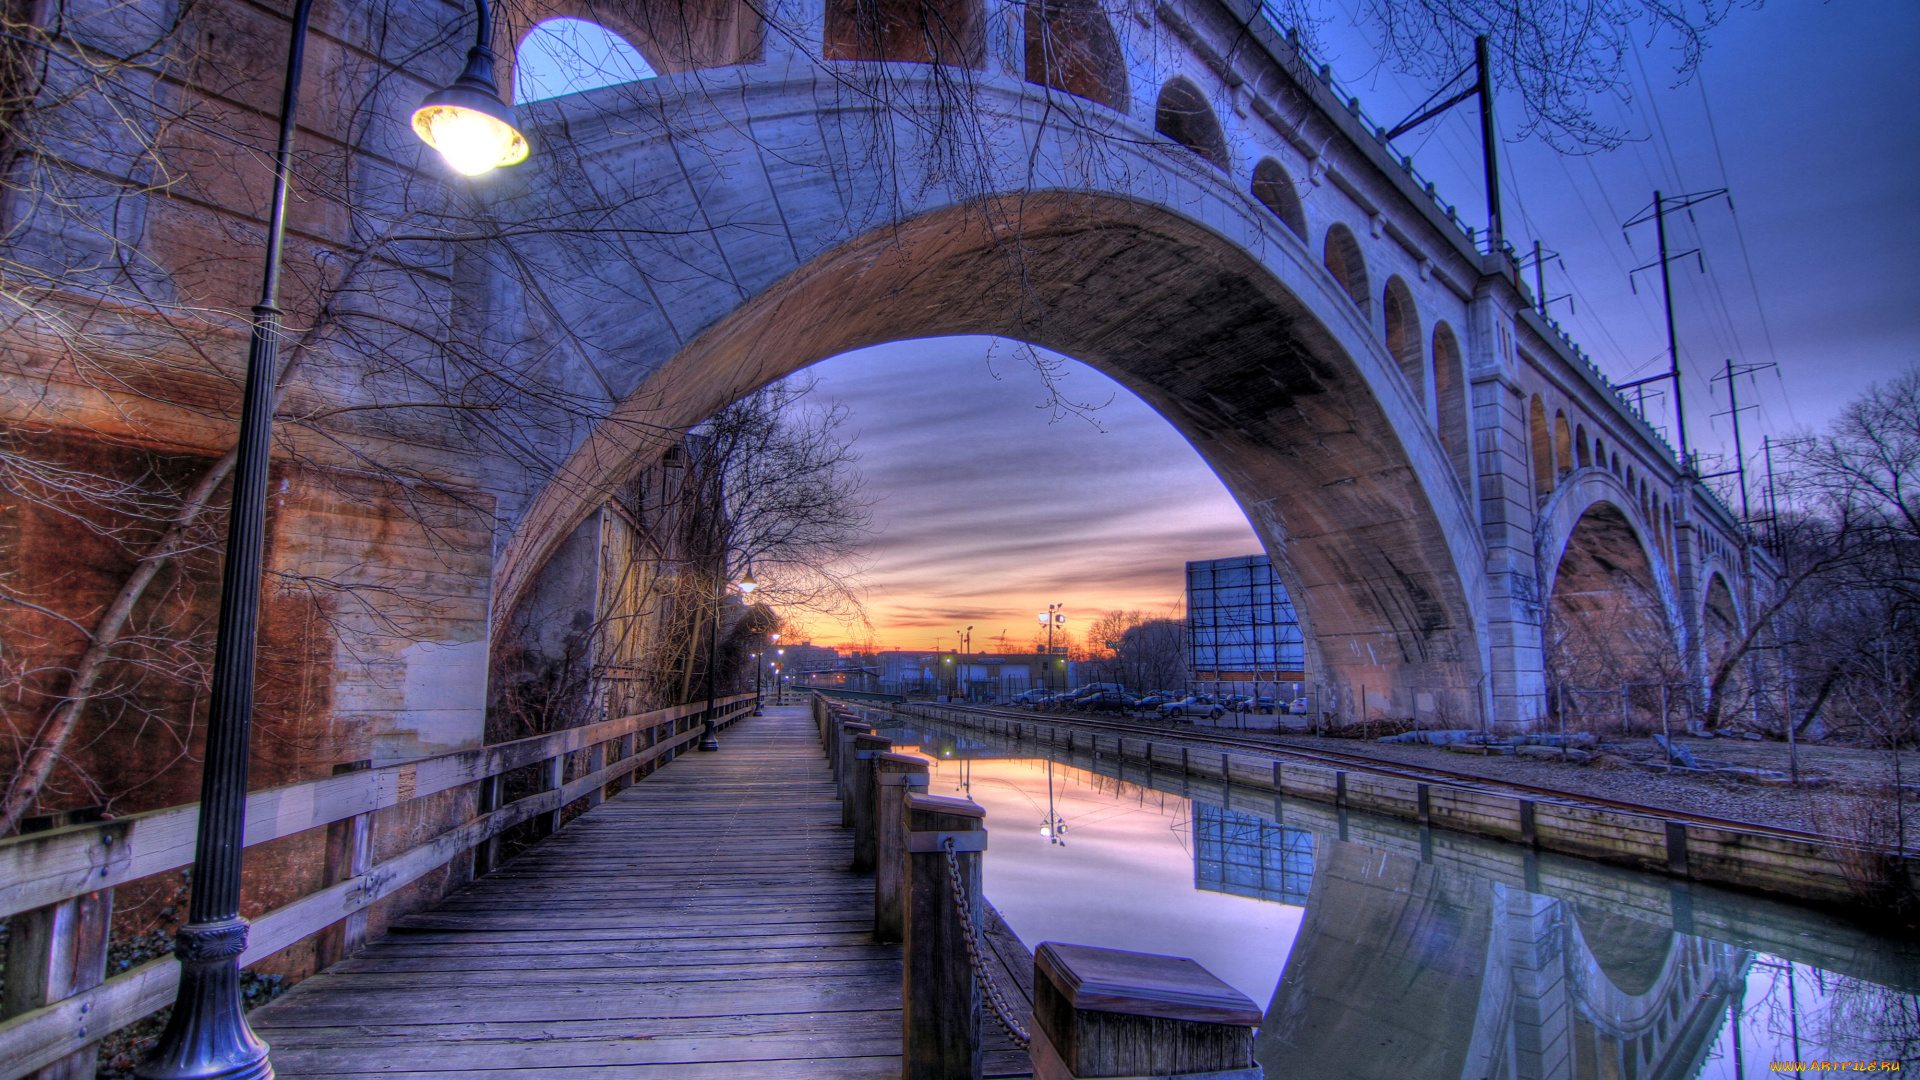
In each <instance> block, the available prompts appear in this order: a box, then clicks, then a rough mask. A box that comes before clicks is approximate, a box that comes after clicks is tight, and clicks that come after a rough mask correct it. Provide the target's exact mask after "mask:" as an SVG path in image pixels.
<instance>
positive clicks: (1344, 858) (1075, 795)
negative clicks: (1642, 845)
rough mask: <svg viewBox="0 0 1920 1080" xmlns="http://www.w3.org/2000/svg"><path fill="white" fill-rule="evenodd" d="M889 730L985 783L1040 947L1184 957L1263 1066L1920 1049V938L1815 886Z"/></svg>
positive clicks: (1805, 1055)
mask: <svg viewBox="0 0 1920 1080" xmlns="http://www.w3.org/2000/svg"><path fill="white" fill-rule="evenodd" d="M881 734H883V735H887V736H889V737H890V738H892V739H893V741H894V744H895V748H896V749H898V750H900V751H901V752H904V753H911V754H916V755H918V756H921V757H925V758H926V759H928V760H929V761H930V762H931V763H932V777H931V790H932V792H933V793H934V794H942V795H957V796H965V797H968V798H971V799H973V800H974V801H975V802H977V803H979V804H980V805H981V806H982V807H984V808H985V809H986V811H987V818H986V825H987V829H988V831H989V834H990V839H989V847H988V851H987V855H986V858H985V869H984V879H985V890H986V896H987V899H988V900H989V901H990V902H991V903H992V904H993V905H994V907H995V908H996V909H998V910H999V912H1000V913H1001V916H1002V917H1003V918H1004V919H1005V920H1006V922H1007V924H1008V926H1009V927H1011V928H1012V930H1013V931H1014V933H1015V934H1017V935H1018V936H1019V937H1020V939H1021V941H1022V942H1023V943H1025V944H1026V946H1027V948H1028V949H1029V950H1032V949H1033V948H1034V947H1035V946H1037V945H1039V944H1040V943H1041V942H1043V941H1063V942H1073V943H1078V944H1086V945H1101V946H1107V947H1110V948H1118V949H1130V950H1134V951H1139V952H1150V953H1162V954H1166V955H1173V956H1187V957H1192V958H1193V959H1194V960H1197V961H1199V962H1200V963H1201V964H1202V965H1204V966H1205V967H1206V968H1207V969H1208V970H1210V971H1212V972H1213V973H1214V974H1215V975H1217V976H1219V977H1220V978H1221V979H1223V980H1225V981H1226V982H1228V983H1230V984H1231V985H1233V986H1234V987H1236V988H1238V989H1239V990H1240V991H1241V992H1243V993H1245V994H1246V995H1247V996H1248V997H1249V998H1251V999H1252V1000H1253V1001H1254V1002H1255V1004H1256V1005H1258V1006H1259V1007H1260V1008H1261V1009H1263V1010H1264V1011H1265V1013H1266V1020H1265V1022H1264V1024H1263V1025H1262V1027H1261V1030H1260V1034H1259V1037H1258V1040H1257V1043H1256V1046H1257V1051H1256V1052H1257V1054H1258V1055H1259V1058H1260V1060H1261V1063H1262V1064H1263V1065H1264V1066H1265V1068H1266V1075H1267V1076H1268V1077H1269V1078H1270V1080H1277V1078H1282V1077H1300V1076H1313V1077H1316V1078H1321V1077H1330V1078H1341V1077H1352V1078H1368V1080H1373V1078H1378V1080H1532V1078H1541V1080H1547V1078H1554V1080H1559V1078H1565V1080H1683V1078H1684V1080H1693V1078H1701V1080H1745V1078H1748V1077H1762V1076H1765V1077H1773V1078H1778V1077H1782V1076H1796V1075H1797V1076H1821V1075H1828V1074H1829V1073H1830V1072H1832V1071H1835V1070H1834V1069H1833V1064H1834V1063H1845V1064H1849V1065H1850V1064H1852V1063H1862V1064H1863V1065H1864V1070H1861V1069H1856V1068H1848V1069H1847V1070H1846V1071H1849V1072H1853V1071H1877V1072H1883V1073H1884V1072H1896V1073H1908V1074H1909V1075H1911V1073H1909V1072H1908V1070H1913V1069H1920V996H1917V995H1920V947H1916V946H1915V945H1913V944H1911V943H1906V942H1900V941H1894V940H1889V939H1886V938H1881V937H1876V936H1874V935H1872V934H1870V933H1867V932H1865V931H1863V930H1861V929H1860V928H1858V927H1856V926H1854V925H1853V924H1851V923H1849V922H1846V921H1844V920H1841V919H1838V918H1835V917H1832V916H1828V915H1825V914H1823V913H1820V912H1816V911H1810V910H1807V909H1803V908H1799V907H1795V906H1793V905H1790V904H1785V903H1781V902H1776V901H1772V900H1767V899H1761V898H1754V897H1749V896H1744V895H1740V894H1735V893H1731V892H1728V891H1724V890H1719V889H1712V888H1706V887H1702V886H1697V885H1692V886H1690V885H1685V884H1679V883H1676V882H1674V881H1673V880H1671V879H1668V878H1664V877H1658V876H1655V875H1648V874H1640V873H1635V872H1632V871H1627V870H1621V869H1617V868H1613V867H1608V866H1605V865H1602V864H1598V863H1593V862H1588V861H1586V860H1581V859H1572V858H1564V857H1558V856H1553V855H1536V854H1534V853H1531V852H1528V851H1526V850H1525V849H1523V848H1520V847H1518V846H1517V845H1511V844H1503V843H1500V842H1498V841H1492V840H1484V839H1480V838H1476V837H1468V836H1462V835H1459V834H1453V833H1448V832H1444V831H1435V830H1426V829H1421V828H1420V827H1419V826H1417V825H1415V824H1412V823H1409V822H1401V821H1395V820H1391V819H1384V818H1376V817H1372V816H1370V815H1364V814H1358V813H1346V812H1340V811H1337V810H1335V809H1334V808H1332V807H1330V806H1327V805H1325V804H1320V803H1307V802H1296V801H1294V800H1276V799H1275V798H1274V797H1273V795H1272V793H1271V792H1266V791H1258V790H1252V789H1241V788H1224V787H1222V786H1221V785H1219V784H1218V783H1217V782H1212V781H1205V782H1203V781H1201V780H1198V779H1189V778H1187V777H1185V776H1183V775H1180V774H1178V773H1177V772H1175V773H1169V772H1166V771H1156V772H1152V773H1149V772H1148V771H1147V770H1145V769H1144V768H1143V767H1141V766H1139V765H1137V764H1128V765H1125V766H1124V767H1123V766H1121V765H1119V764H1118V763H1116V762H1113V761H1112V760H1111V759H1106V760H1102V759H1098V758H1096V757H1095V756H1094V755H1092V754H1090V753H1088V752H1085V751H1081V752H1079V753H1075V754H1069V753H1066V752H1064V751H1058V750H1054V751H1048V750H1046V749H1045V748H1040V747H1036V746H1034V745H1032V744H1030V743H1025V744H1021V743H1014V742H1013V741H1011V740H1007V739H1002V738H1000V737H998V736H983V735H981V734H979V733H977V732H958V731H950V730H943V729H941V728H939V727H937V726H923V727H919V728H884V727H883V728H882V730H881ZM1048 753H1052V754H1053V757H1048V756H1046V755H1047V754H1048ZM1796 1063H1797V1064H1798V1065H1799V1067H1798V1068H1795V1067H1794V1066H1795V1065H1796ZM1783 1066H1784V1068H1783ZM1823 1066H1824V1067H1823Z"/></svg>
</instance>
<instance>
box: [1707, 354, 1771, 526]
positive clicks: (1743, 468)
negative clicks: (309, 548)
mask: <svg viewBox="0 0 1920 1080" xmlns="http://www.w3.org/2000/svg"><path fill="white" fill-rule="evenodd" d="M1774 366H1775V365H1773V364H1735V363H1734V362H1733V360H1732V359H1731V358H1729V359H1728V360H1727V365H1726V369H1725V370H1724V371H1722V372H1721V373H1720V374H1718V375H1715V376H1714V377H1713V381H1714V382H1719V381H1720V380H1721V379H1725V380H1727V398H1728V401H1729V403H1730V407H1729V408H1728V409H1727V411H1726V412H1724V413H1715V414H1714V415H1716V416H1731V417H1733V456H1734V467H1733V468H1731V469H1728V470H1726V471H1725V472H1718V473H1714V474H1712V476H1703V477H1701V479H1702V480H1708V479H1712V477H1713V476H1727V475H1734V476H1738V477H1739V478H1740V521H1741V523H1742V526H1743V527H1744V528H1746V529H1747V530H1748V532H1749V533H1751V531H1752V524H1751V523H1752V521H1753V510H1752V508H1751V506H1750V505H1749V503H1748V501H1747V448H1746V444H1745V443H1743V442H1742V441H1741V439H1740V414H1741V412H1743V411H1745V410H1743V409H1741V407H1740V388H1739V387H1738V386H1737V385H1735V382H1734V380H1736V379H1738V378H1740V377H1741V376H1743V375H1752V374H1753V373H1755V372H1758V371H1765V370H1767V369H1768V368H1771V367H1774ZM1756 407H1757V406H1753V405H1749V406H1747V409H1753V408H1756ZM1768 460H1769V462H1771V460H1772V458H1771V455H1769V458H1768ZM1767 477H1768V480H1767V483H1768V490H1769V492H1771V490H1772V483H1773V480H1772V477H1773V472H1772V466H1771V465H1769V466H1768V472H1767ZM1749 539H1751V537H1749Z"/></svg>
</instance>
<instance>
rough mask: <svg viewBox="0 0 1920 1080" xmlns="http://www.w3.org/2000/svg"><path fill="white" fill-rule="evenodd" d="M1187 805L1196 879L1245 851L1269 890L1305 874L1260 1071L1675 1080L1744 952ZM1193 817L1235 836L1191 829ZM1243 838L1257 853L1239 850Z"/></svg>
mask: <svg viewBox="0 0 1920 1080" xmlns="http://www.w3.org/2000/svg"><path fill="white" fill-rule="evenodd" d="M1203 807H1204V804H1198V803H1197V804H1195V808H1194V821H1195V833H1196V844H1195V848H1194V850H1195V879H1196V881H1197V882H1204V881H1206V879H1208V878H1209V877H1212V876H1214V875H1213V873H1212V867H1214V866H1220V867H1223V868H1228V872H1227V873H1226V874H1225V875H1224V877H1226V878H1227V879H1228V880H1227V881H1226V882H1225V883H1226V884H1227V885H1228V889H1227V891H1238V888H1237V887H1236V886H1241V887H1243V883H1244V882H1245V880H1246V874H1245V870H1246V869H1247V868H1251V867H1255V866H1259V867H1263V868H1268V869H1269V870H1270V871H1271V872H1273V873H1274V876H1275V877H1276V878H1277V879H1278V880H1279V881H1280V882H1283V883H1284V884H1283V885H1282V889H1281V890H1280V892H1279V893H1278V897H1284V896H1286V895H1289V894H1291V895H1296V896H1297V895H1298V892H1297V891H1296V890H1297V889H1298V888H1299V885H1300V884H1301V883H1300V881H1299V877H1298V875H1299V872H1300V869H1301V868H1302V867H1303V866H1304V867H1305V868H1306V873H1307V874H1308V875H1309V876H1310V878H1311V882H1312V883H1311V886H1310V887H1309V888H1308V891H1307V893H1306V895H1305V897H1304V901H1305V906H1306V909H1307V915H1306V919H1305V921H1304V922H1303V923H1302V925H1301V928H1300V935H1299V937H1298V938H1297V939H1296V941H1295V944H1294V948H1293V952H1292V954H1291V955H1290V956H1289V957H1288V958H1287V966H1286V971H1285V973H1284V974H1283V975H1282V977H1281V980H1280V985H1279V987H1278V989H1276V990H1275V992H1274V996H1273V1002H1272V1004H1271V1005H1270V1006H1269V1007H1268V1010H1267V1018H1266V1022H1265V1023H1264V1024H1263V1025H1262V1027H1261V1031H1260V1050H1259V1056H1260V1059H1261V1060H1262V1061H1263V1062H1266V1063H1267V1064H1268V1066H1269V1067H1270V1068H1271V1067H1274V1066H1275V1065H1277V1064H1278V1063H1283V1062H1289V1061H1292V1062H1300V1061H1314V1062H1327V1063H1331V1062H1339V1066H1338V1068H1337V1069H1335V1070H1334V1072H1335V1073H1337V1074H1338V1075H1342V1076H1350V1077H1356V1078H1371V1077H1379V1078H1381V1080H1387V1078H1394V1080H1398V1078H1402V1077H1429V1078H1434V1080H1441V1078H1446V1080H1451V1078H1454V1077H1459V1078H1460V1080H1641V1078H1648V1080H1652V1078H1656V1077H1659V1078H1668V1077H1671V1078H1675V1080H1678V1078H1682V1077H1691V1076H1694V1075H1695V1074H1696V1073H1698V1072H1699V1069H1700V1065H1701V1064H1702V1062H1703V1061H1704V1060H1705V1055H1706V1052H1707V1049H1708V1048H1709V1047H1710V1046H1711V1045H1712V1043H1713V1040H1714V1037H1715V1035H1716V1034H1717V1033H1718V1031H1719V1028H1720V1025H1721V1023H1722V1022H1724V1021H1725V1020H1726V1018H1727V1015H1728V1007H1729V1004H1730V1002H1731V1001H1732V1000H1733V995H1734V994H1735V992H1736V990H1737V988H1738V987H1739V986H1740V985H1741V983H1742V980H1743V979H1744V977H1745V973H1746V968H1747V964H1748V962H1749V957H1750V954H1749V953H1748V952H1747V951H1746V950H1744V949H1739V948H1736V947H1733V946H1730V945H1726V944H1722V943H1719V942H1713V941H1708V940H1705V939H1702V938H1696V937H1689V936H1686V935H1681V934H1676V933H1674V932H1673V931H1672V930H1671V929H1670V928H1664V927H1659V926H1656V925H1654V924H1652V923H1647V922H1642V921H1640V920H1638V919H1634V918H1631V917H1627V916H1621V915H1617V914H1608V913H1605V912H1601V911H1599V910H1597V909H1589V908H1585V907H1583V906H1582V905H1578V904H1574V903H1571V902H1569V901H1566V900H1561V899H1557V898H1554V897H1550V896H1542V895H1540V894H1537V893H1530V892H1527V891H1525V890H1524V889H1517V888H1511V887H1509V886H1507V885H1505V884H1502V883H1500V882H1495V881H1489V880H1487V879H1485V878H1481V877H1477V876H1474V875H1472V874H1469V873H1465V872H1463V871H1461V870H1460V869H1459V868H1457V867H1451V866H1444V865H1440V864H1438V863H1435V862H1430V861H1422V860H1420V859H1418V858H1415V857H1410V856H1408V855H1405V854H1400V853H1395V852H1388V851H1382V850H1380V849H1377V848H1373V847H1369V846H1367V845H1364V844H1358V843H1352V842H1345V841H1341V840H1338V839H1332V838H1328V837H1315V836H1313V834H1311V833H1309V832H1307V831H1306V830H1303V829H1294V828H1288V827H1282V826H1279V825H1275V824H1273V823H1271V822H1266V821H1263V820H1261V819H1259V818H1255V817H1250V816H1248V815H1242V814H1236V813H1234V812H1232V811H1227V810H1221V809H1219V808H1205V809H1204V811H1203ZM1236 819H1237V820H1236ZM1203 820H1205V821H1206V822H1207V826H1208V827H1209V828H1212V829H1216V830H1218V832H1219V834H1227V835H1232V834H1237V837H1238V839H1239V841H1241V842H1238V843H1235V842H1228V843H1225V844H1222V843H1220V842H1219V841H1217V840H1211V839H1210V840H1205V841H1201V840H1199V835H1200V831H1201V827H1202V825H1201V823H1202V821H1203ZM1256 839H1257V840H1259V841H1264V846H1265V850H1264V851H1262V852H1257V853H1256V852H1255V851H1253V850H1251V849H1252V847H1253V844H1252V843H1249V842H1248V841H1255V840H1256ZM1316 855H1317V856H1318V857H1317V859H1316V858H1315V856H1316ZM1210 856H1225V857H1224V858H1214V859H1212V860H1211V861H1210ZM1231 868H1239V869H1241V871H1242V873H1241V875H1240V882H1235V881H1233V880H1232V879H1233V877H1234V874H1233V873H1232V869H1231ZM1278 897H1276V898H1278ZM1295 902H1298V901H1295Z"/></svg>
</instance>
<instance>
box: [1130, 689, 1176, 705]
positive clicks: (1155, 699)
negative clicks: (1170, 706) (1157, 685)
mask: <svg viewBox="0 0 1920 1080" xmlns="http://www.w3.org/2000/svg"><path fill="white" fill-rule="evenodd" d="M1180 697H1181V695H1179V694H1176V693H1174V692H1173V691H1171V690H1155V691H1154V692H1153V693H1151V694H1148V695H1147V696H1146V697H1143V698H1140V699H1139V700H1138V701H1135V702H1134V703H1133V707H1134V708H1136V709H1157V708H1159V707H1160V706H1162V705H1165V704H1166V703H1167V702H1169V701H1178V700H1180Z"/></svg>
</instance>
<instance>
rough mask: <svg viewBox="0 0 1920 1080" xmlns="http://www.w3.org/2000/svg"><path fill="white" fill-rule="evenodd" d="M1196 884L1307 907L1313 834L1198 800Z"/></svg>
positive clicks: (1201, 887) (1196, 814)
mask: <svg viewBox="0 0 1920 1080" xmlns="http://www.w3.org/2000/svg"><path fill="white" fill-rule="evenodd" d="M1193 887H1194V888H1196V889H1203V890H1205V891H1207V892H1217V893H1226V894H1228V895H1230V896H1250V897H1252V898H1254V899H1256V900H1271V901H1274V902H1275V903H1280V904H1298V905H1300V906H1302V907H1305V906H1306V903H1307V893H1308V891H1309V890H1311V889H1312V888H1313V834H1312V833H1310V832H1308V831H1307V830H1305V829H1294V828H1289V827H1287V826H1285V825H1276V824H1274V823H1273V822H1271V821H1267V820H1265V819H1264V818H1257V817H1253V816H1251V815H1248V814H1242V813H1238V812H1236V811H1233V810H1224V809H1222V808H1220V807H1218V806H1209V805H1207V804H1206V803H1203V802H1200V801H1198V800H1195V801H1194V804H1193Z"/></svg>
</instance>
